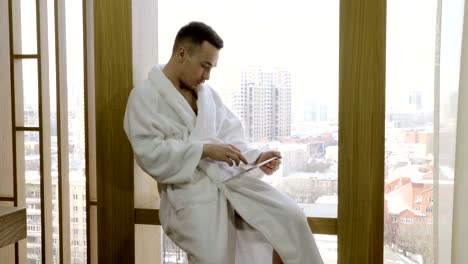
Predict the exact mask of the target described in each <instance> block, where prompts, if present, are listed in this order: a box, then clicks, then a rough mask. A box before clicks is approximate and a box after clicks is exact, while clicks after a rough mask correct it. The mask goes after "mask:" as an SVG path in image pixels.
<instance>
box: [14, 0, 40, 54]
mask: <svg viewBox="0 0 468 264" xmlns="http://www.w3.org/2000/svg"><path fill="white" fill-rule="evenodd" d="M11 3H12V13H13V15H12V19H13V53H15V54H36V53H37V28H36V25H37V24H36V0H13V1H11Z"/></svg>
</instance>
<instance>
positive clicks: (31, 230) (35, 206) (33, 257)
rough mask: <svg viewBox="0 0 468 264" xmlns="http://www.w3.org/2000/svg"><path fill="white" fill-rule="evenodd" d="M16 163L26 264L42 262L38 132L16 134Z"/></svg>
mask: <svg viewBox="0 0 468 264" xmlns="http://www.w3.org/2000/svg"><path fill="white" fill-rule="evenodd" d="M16 137H17V163H18V171H17V174H18V177H23V176H24V179H25V184H26V185H25V194H26V214H27V258H28V263H41V261H42V255H41V250H42V244H41V241H42V235H41V230H42V220H41V215H42V211H41V177H42V175H41V171H40V141H39V133H38V132H18V133H17V134H16Z"/></svg>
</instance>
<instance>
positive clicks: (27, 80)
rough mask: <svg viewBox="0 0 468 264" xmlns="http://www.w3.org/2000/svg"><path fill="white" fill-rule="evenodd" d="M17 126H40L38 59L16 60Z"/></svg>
mask: <svg viewBox="0 0 468 264" xmlns="http://www.w3.org/2000/svg"><path fill="white" fill-rule="evenodd" d="M14 67H15V109H16V110H15V111H16V112H15V114H16V126H28V127H38V126H39V98H38V95H39V88H38V73H37V60H36V59H20V60H15V64H14Z"/></svg>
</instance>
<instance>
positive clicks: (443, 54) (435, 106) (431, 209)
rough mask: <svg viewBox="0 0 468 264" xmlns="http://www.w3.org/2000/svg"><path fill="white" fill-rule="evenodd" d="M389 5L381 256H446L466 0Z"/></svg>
mask: <svg viewBox="0 0 468 264" xmlns="http://www.w3.org/2000/svg"><path fill="white" fill-rule="evenodd" d="M438 4H439V5H438ZM387 6H388V8H387V65H386V67H387V80H386V89H387V93H386V95H387V102H386V103H387V105H386V146H385V147H386V151H385V152H386V159H385V165H386V166H385V230H384V232H385V262H386V263H413V262H416V263H450V251H451V242H450V241H451V222H452V220H451V219H452V201H453V178H454V176H453V173H454V169H453V168H454V160H453V157H454V154H455V151H454V146H455V131H456V128H455V124H456V102H457V90H458V79H459V77H458V76H459V66H460V65H459V63H460V47H461V29H462V28H461V27H462V19H463V12H462V10H463V1H460V0H444V1H436V0H433V1H424V0H416V1H411V2H408V1H402V0H390V1H388V2H387ZM438 16H439V17H441V18H442V19H441V27H440V28H441V30H440V32H438V30H437V28H438V27H439V25H437V18H438ZM439 38H440V42H439ZM438 56H440V64H438V63H434V62H437V59H438ZM439 76H440V78H439ZM435 232H437V233H435Z"/></svg>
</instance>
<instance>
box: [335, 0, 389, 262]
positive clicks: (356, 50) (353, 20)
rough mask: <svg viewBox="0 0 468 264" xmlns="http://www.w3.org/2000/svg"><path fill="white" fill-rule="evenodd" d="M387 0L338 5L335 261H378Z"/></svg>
mask: <svg viewBox="0 0 468 264" xmlns="http://www.w3.org/2000/svg"><path fill="white" fill-rule="evenodd" d="M385 27H386V0H343V1H341V5H340V81H339V85H340V90H339V91H340V93H339V144H340V145H339V146H340V147H339V170H338V177H339V180H338V188H339V189H338V263H360V264H366V263H369V264H378V263H383V236H384V233H383V224H384V219H383V215H384V141H385V140H384V132H385V39H386V38H385V37H386V28H385Z"/></svg>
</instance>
